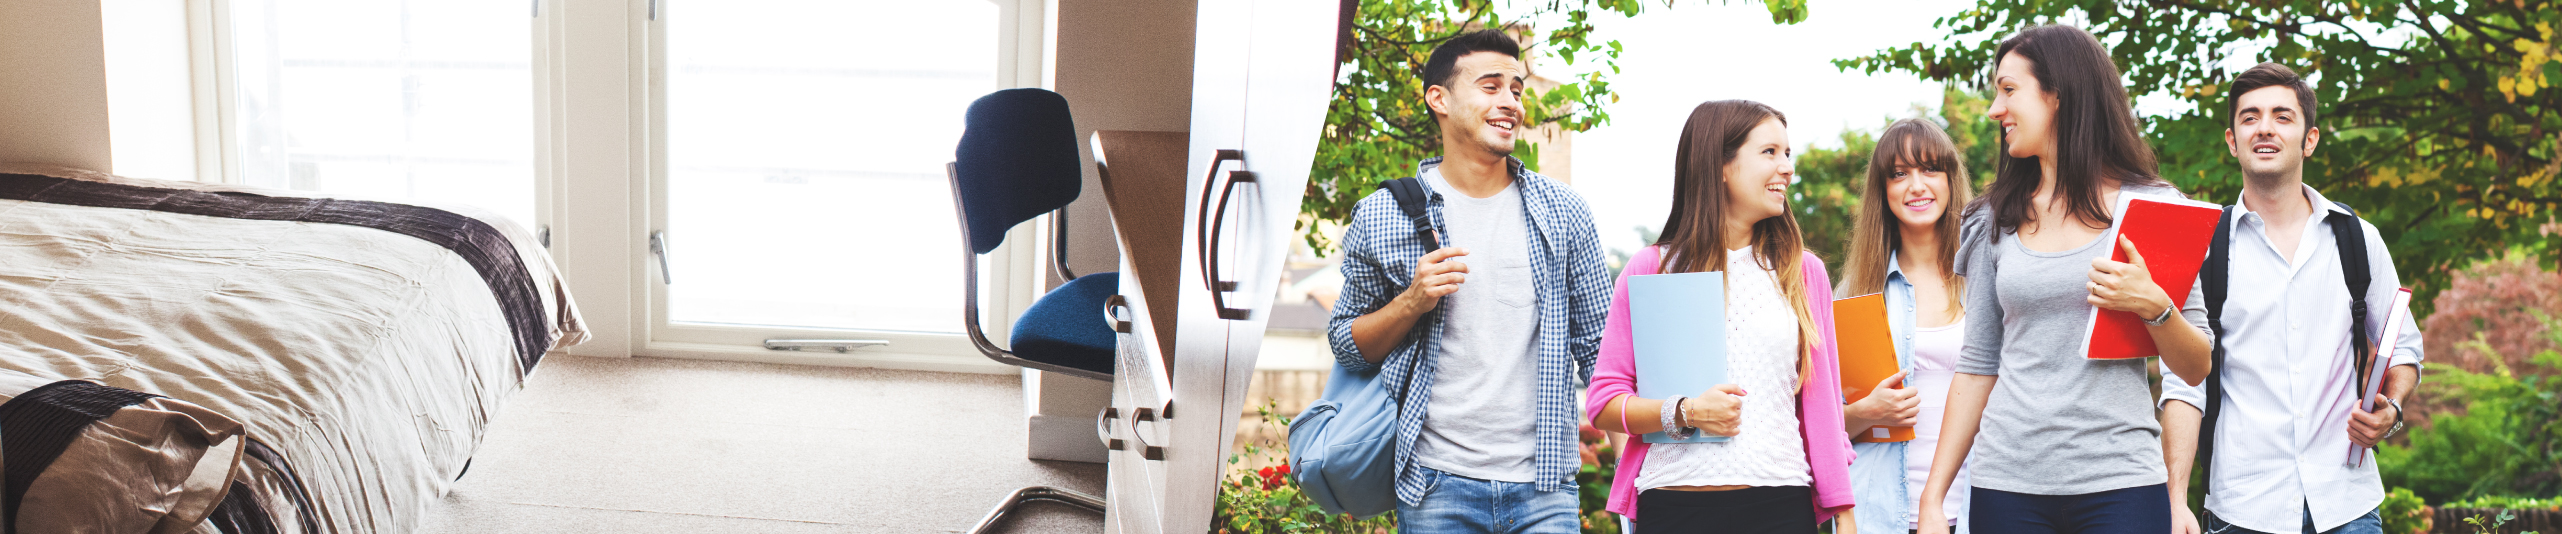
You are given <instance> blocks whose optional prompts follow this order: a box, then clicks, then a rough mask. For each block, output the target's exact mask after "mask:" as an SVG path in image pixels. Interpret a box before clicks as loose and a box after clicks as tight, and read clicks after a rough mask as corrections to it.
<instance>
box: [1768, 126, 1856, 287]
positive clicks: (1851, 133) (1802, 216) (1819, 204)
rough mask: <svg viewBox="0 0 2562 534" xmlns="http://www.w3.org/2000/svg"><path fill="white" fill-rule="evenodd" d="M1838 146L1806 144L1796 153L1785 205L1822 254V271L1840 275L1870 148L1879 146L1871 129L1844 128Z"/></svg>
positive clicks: (1809, 242) (1801, 232)
mask: <svg viewBox="0 0 2562 534" xmlns="http://www.w3.org/2000/svg"><path fill="white" fill-rule="evenodd" d="M1838 142H1840V143H1841V146H1837V147H1816V146H1809V147H1807V148H1806V151H1805V152H1799V153H1797V161H1796V163H1797V183H1796V184H1795V185H1791V186H1789V187H1788V207H1789V208H1791V209H1794V210H1796V212H1797V213H1795V214H1794V215H1796V216H1797V234H1798V235H1801V236H1805V238H1806V239H1805V242H1806V250H1810V251H1813V252H1814V253H1815V257H1818V258H1823V259H1824V271H1825V272H1830V273H1834V274H1833V277H1834V278H1841V274H1840V273H1841V262H1842V259H1843V258H1845V257H1848V256H1849V255H1850V244H1849V241H1848V240H1849V239H1850V226H1851V223H1852V221H1854V220H1856V219H1857V218H1858V216H1859V196H1860V193H1861V191H1862V188H1864V187H1867V183H1866V180H1867V179H1868V154H1869V153H1871V152H1875V151H1876V150H1877V134H1876V132H1873V131H1870V130H1842V131H1841V139H1839V140H1838Z"/></svg>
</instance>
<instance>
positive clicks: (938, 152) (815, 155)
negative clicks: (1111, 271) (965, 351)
mask: <svg viewBox="0 0 2562 534" xmlns="http://www.w3.org/2000/svg"><path fill="white" fill-rule="evenodd" d="M1034 4H1035V5H1037V2H1035V3H1034ZM658 6H659V9H660V10H661V11H660V12H659V13H658V23H657V24H658V28H659V31H660V32H661V34H660V35H661V36H662V38H663V46H664V47H665V48H664V50H665V52H664V54H663V55H661V56H660V57H661V58H662V59H661V63H659V64H658V65H655V67H656V70H655V72H654V73H653V74H654V75H655V76H657V77H660V79H663V80H664V85H663V87H665V88H666V90H665V93H664V94H663V95H661V96H660V97H659V98H660V100H659V102H660V105H661V106H663V107H662V108H661V110H662V111H661V113H663V114H664V115H663V117H664V122H663V126H661V128H663V130H661V131H660V132H659V133H658V135H657V136H656V137H657V142H658V143H663V145H661V146H662V147H663V148H662V149H661V151H660V153H661V154H664V156H663V159H662V160H660V161H658V162H655V163H656V164H657V165H661V167H659V168H660V169H661V171H660V172H658V173H657V174H658V176H659V177H660V178H659V182H658V184H656V187H657V188H658V189H657V191H659V195H660V198H661V201H660V204H659V206H661V207H660V208H659V209H661V210H663V211H661V212H660V217H661V218H660V219H659V220H658V221H657V222H656V223H655V224H653V229H654V230H655V231H657V232H663V234H661V235H663V236H664V243H663V244H664V245H665V248H664V250H666V251H667V252H668V254H667V255H666V257H665V259H664V260H663V262H661V263H659V264H657V265H653V266H652V267H653V268H654V269H653V271H652V273H651V279H650V280H649V282H650V283H653V284H660V285H658V286H657V287H659V288H662V289H663V292H661V293H659V294H660V295H663V296H662V297H661V298H662V299H663V300H661V305H662V306H663V307H662V308H660V310H659V313H660V314H661V315H660V317H662V318H663V322H662V323H661V324H662V325H665V326H663V328H667V331H668V332H671V333H674V335H672V336H671V335H661V336H658V337H659V338H660V339H670V338H678V339H687V338H690V339H703V338H704V336H701V335H694V336H690V337H689V336H688V335H687V333H686V332H689V331H690V332H695V333H698V334H699V333H702V332H707V331H712V330H727V331H731V332H733V333H752V332H764V333H775V332H784V331H787V330H812V331H823V330H864V331H872V332H875V333H892V334H895V333H900V332H907V333H930V334H946V333H951V332H957V331H959V330H960V327H961V325H960V316H961V313H960V311H961V289H962V285H961V283H962V280H961V279H960V269H959V265H958V263H959V262H960V261H961V257H960V251H961V247H960V243H961V241H960V239H961V237H960V232H959V230H958V229H957V228H956V226H955V225H956V223H955V222H954V218H953V206H952V200H951V185H950V182H949V181H948V179H947V177H946V175H945V171H944V164H945V163H947V162H949V161H950V160H951V159H952V151H953V143H954V142H955V140H957V139H959V138H960V134H961V122H962V121H961V119H962V114H963V111H964V110H965V109H966V108H967V107H968V106H969V103H970V102H971V101H972V100H973V99H976V98H977V97H979V96H980V95H984V94H987V93H988V92H990V91H994V90H996V89H998V88H1000V87H1002V86H1001V85H1000V84H999V83H1000V77H999V70H1000V69H999V67H1000V64H1001V60H1002V59H1003V58H1002V57H1001V55H1000V48H1001V46H1000V40H999V33H1000V24H999V21H1000V5H999V4H998V3H995V2H990V1H989V0H928V1H915V2H843V1H839V0H756V1H726V0H725V1H720V2H664V1H662V2H661V3H659V4H658ZM659 266H664V268H665V275H664V276H662V275H660V273H658V272H657V271H656V270H655V268H656V267H659ZM991 306H993V307H996V308H999V309H1002V305H1001V304H992V305H991ZM775 335H783V334H775ZM818 335H820V336H823V337H848V336H842V335H839V336H826V335H825V334H823V333H821V334H818ZM851 337H882V336H878V335H858V336H851ZM942 337H948V336H942ZM893 341H894V342H896V343H898V344H900V345H904V346H902V347H897V348H894V349H893V350H898V349H908V350H913V349H915V348H918V347H916V346H914V345H913V344H910V343H906V342H904V341H898V340H893ZM902 352H905V350H902Z"/></svg>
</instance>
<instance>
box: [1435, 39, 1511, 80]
mask: <svg viewBox="0 0 2562 534" xmlns="http://www.w3.org/2000/svg"><path fill="white" fill-rule="evenodd" d="M1478 52H1494V53H1497V54H1503V55H1507V56H1512V57H1515V58H1518V57H1521V42H1520V41H1514V40H1512V36H1510V35H1504V33H1503V30H1477V31H1473V32H1468V33H1463V34H1459V35H1458V36H1456V37H1451V38H1450V40H1448V41H1442V42H1441V46H1435V47H1432V59H1429V60H1426V61H1424V62H1423V72H1422V75H1423V86H1424V87H1431V86H1435V85H1438V86H1442V87H1449V86H1450V76H1452V75H1453V74H1455V73H1452V72H1450V71H1451V70H1452V69H1456V68H1459V57H1460V56H1465V55H1468V54H1474V53H1478Z"/></svg>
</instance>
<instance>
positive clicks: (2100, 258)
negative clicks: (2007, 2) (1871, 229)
mask: <svg viewBox="0 0 2562 534" xmlns="http://www.w3.org/2000/svg"><path fill="white" fill-rule="evenodd" d="M1994 57H1996V58H1999V59H1998V62H1997V63H1995V67H1996V68H1995V72H1994V73H1993V79H1992V83H1993V87H1994V89H1995V91H1996V93H1995V94H1994V97H1993V101H1992V107H1991V109H1988V110H1986V115H1987V116H1989V117H1991V118H1993V119H1995V120H1998V121H2001V125H2002V132H2003V134H2002V138H2003V139H2002V141H2003V143H2002V148H2003V150H2002V155H2001V158H2000V162H1999V163H2000V164H1999V165H1998V167H1997V170H1996V171H1995V178H1994V180H1993V184H1992V186H1990V187H1988V188H1986V189H1985V191H1984V195H1983V196H1982V197H1980V198H1977V199H1976V200H1975V201H1974V202H1973V203H1972V205H1969V206H1967V210H1966V217H1965V220H1964V222H1963V223H1962V225H1961V227H1960V231H1959V241H1958V250H1957V257H1956V260H1955V264H1954V265H1952V266H1951V267H1952V269H1951V270H1952V271H1954V272H1955V273H1956V274H1958V275H1961V276H1965V277H1966V280H1967V284H1966V297H1965V298H1966V328H1967V330H1966V343H1965V350H1964V351H1963V352H1961V353H1960V354H1959V356H1958V361H1957V375H1956V377H1955V378H1954V379H1953V380H1952V381H1951V383H1950V385H1949V393H1948V405H1947V406H1948V407H1947V411H1946V413H1945V416H1944V419H1943V420H1942V427H1941V429H1940V442H1939V451H1938V455H1937V458H1936V459H1935V461H1934V462H1932V465H1933V467H1932V469H1931V474H1930V482H1929V483H1928V484H1927V485H1926V486H1925V487H1924V488H1923V489H1922V495H1921V502H1939V501H1940V500H1941V499H1944V498H1945V496H1946V495H1947V493H1948V486H1949V484H1950V481H1951V480H1952V479H1954V478H1955V476H1956V474H1957V466H1958V465H1959V464H1960V463H1961V460H1965V462H1963V463H1968V464H1969V465H1971V468H1972V474H1971V479H1972V485H1973V487H1974V488H1973V503H1972V504H1973V509H1972V511H1971V514H1972V515H1973V516H1974V517H1973V518H1972V521H1973V527H1974V530H1975V531H1976V532H1982V533H1987V534H2002V533H2013V532H2034V533H2047V532H2054V533H2064V532H2079V533H2103V532H2104V533H2118V532H2125V533H2137V532H2140V533H2143V534H2159V533H2161V532H2167V531H2169V530H2170V517H2171V513H2170V506H2171V503H2170V496H2169V488H2168V487H2167V486H2166V483H2167V482H2168V481H2169V474H2168V472H2167V471H2166V470H2164V469H2163V458H2162V450H2161V425H2160V423H2159V422H2158V421H2157V420H2156V419H2155V418H2154V415H2153V411H2152V406H2153V404H2152V391H2151V389H2150V388H2149V387H2148V385H2147V384H2146V381H2145V374H2146V371H2145V366H2144V361H2143V360H2142V359H2130V360H2087V359H2084V358H2083V357H2082V354H2081V348H2082V339H2083V336H2084V328H2085V327H2086V325H2087V324H2089V317H2090V313H2091V308H2092V307H2098V308H2103V309H2110V310H2118V311H2125V312H2130V313H2133V314H2135V315H2136V316H2138V317H2142V318H2145V323H2146V324H2147V326H2148V328H2147V330H2148V331H2149V332H2150V333H2151V334H2152V336H2153V343H2154V344H2155V345H2156V346H2158V347H2160V349H2161V351H2162V354H2161V357H2162V365H2163V366H2164V367H2167V368H2170V369H2172V370H2175V371H2177V372H2178V374H2179V376H2183V377H2187V376H2206V371H2207V367H2208V366H2209V365H2210V362H2209V360H2208V357H2207V356H2208V349H2209V345H2208V339H2207V336H2208V335H2209V334H2208V333H2207V330H2206V329H2205V324H2206V320H2205V319H2206V308H2205V299H2204V298H2201V297H2198V296H2197V295H2196V294H2195V291H2192V292H2191V295H2190V296H2189V298H2188V299H2187V302H2186V304H2187V305H2186V307H2185V308H2184V309H2176V308H2174V306H2173V305H2172V304H2171V303H2172V299H2171V298H2170V296H2169V295H2168V294H2166V293H2165V292H2164V291H2162V289H2161V287H2160V286H2159V285H2157V284H2155V283H2153V280H2152V278H2151V276H2150V274H2149V273H2148V272H2147V271H2146V269H2145V268H2144V262H2143V258H2142V255H2141V254H2140V253H2138V252H2137V251H2135V250H2134V246H2133V245H2132V244H2130V243H2128V242H2126V241H2123V240H2107V241H2113V242H2104V240H2103V237H2105V236H2108V235H2113V234H2111V233H2109V232H2108V229H2109V228H2110V225H2111V224H2113V222H2114V219H2113V218H2112V217H2113V216H2114V214H2112V213H2110V212H2109V211H2110V206H2114V205H2116V201H2117V196H2118V195H2119V194H2120V193H2141V194H2158V195H2177V194H2178V191H2177V190H2174V189H2171V187H2170V184H2169V183H2166V182H2163V181H2162V180H2161V179H2159V178H2155V177H2154V176H2153V174H2154V160H2153V153H2152V149H2151V148H2150V147H2147V146H2145V144H2144V141H2143V137H2142V133H2141V131H2140V130H2139V127H2138V126H2137V125H2136V123H2135V116H2134V113H2133V111H2132V110H2130V109H2129V108H2128V105H2127V102H2128V100H2127V97H2126V90H2125V82H2124V81H2123V80H2121V79H2120V78H2119V76H2118V73H2117V69H2116V67H2115V66H2114V64H2112V63H2110V61H2109V56H2108V52H2107V50H2106V49H2105V48H2102V47H2101V45H2100V43H2099V41H2098V40H2097V39H2093V38H2091V36H2090V34H2089V33H2086V32H2083V31H2082V30H2081V29H2079V28H2074V27H2070V26H2040V27H2035V28H2029V29H2027V30H2022V31H2020V32H2019V33H2018V34H2016V35H2013V36H2011V38H2010V39H2008V40H2005V41H2002V44H2001V46H2000V47H1999V48H1998V49H1996V50H1995V51H1994ZM2121 247H2122V248H2124V249H2126V250H2127V251H2128V259H2129V260H2131V262H2129V263H2119V262H2115V261H2110V260H2109V252H2110V251H2112V250H2114V249H2118V248H2121ZM1978 444H1980V445H1982V446H1981V447H1977V446H1976V445H1978ZM1969 453H1972V456H1971V457H1970V456H1969ZM1941 515H1942V512H1941V511H1940V509H1939V507H1933V506H1925V507H1922V509H1921V521H1919V522H1918V523H1919V525H1918V526H1919V527H1920V530H1921V532H1924V533H1945V532H1947V529H1948V521H1947V519H1946V518H1945V517H1941Z"/></svg>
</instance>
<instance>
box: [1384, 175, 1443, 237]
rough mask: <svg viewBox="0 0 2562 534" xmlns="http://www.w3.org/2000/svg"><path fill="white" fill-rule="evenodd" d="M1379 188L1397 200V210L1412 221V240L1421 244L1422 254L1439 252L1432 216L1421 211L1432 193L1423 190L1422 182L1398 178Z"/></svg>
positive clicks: (1414, 179)
mask: <svg viewBox="0 0 2562 534" xmlns="http://www.w3.org/2000/svg"><path fill="white" fill-rule="evenodd" d="M1380 188H1381V189H1386V190H1388V196H1391V197H1395V198H1396V199H1397V209H1399V210H1402V211H1404V212H1405V213H1406V219H1407V220H1410V221H1414V238H1415V240H1417V241H1422V242H1423V250H1424V252H1431V251H1434V250H1440V249H1441V240H1440V239H1437V238H1435V237H1434V236H1433V232H1432V215H1431V214H1429V213H1425V212H1424V209H1423V207H1424V202H1425V201H1427V200H1430V199H1431V198H1432V193H1431V192H1430V191H1426V190H1424V188H1423V181H1422V180H1419V179H1416V178H1413V177H1406V178H1398V179H1395V180H1389V181H1388V182H1387V183H1385V184H1380Z"/></svg>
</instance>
